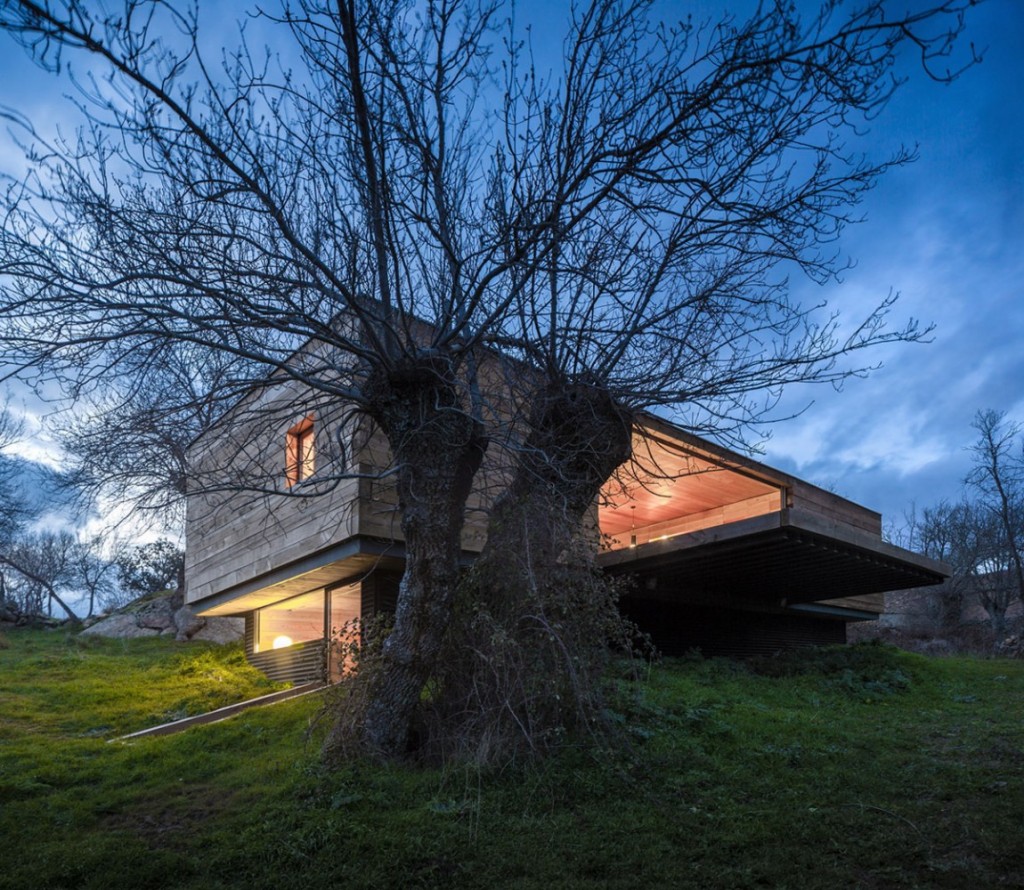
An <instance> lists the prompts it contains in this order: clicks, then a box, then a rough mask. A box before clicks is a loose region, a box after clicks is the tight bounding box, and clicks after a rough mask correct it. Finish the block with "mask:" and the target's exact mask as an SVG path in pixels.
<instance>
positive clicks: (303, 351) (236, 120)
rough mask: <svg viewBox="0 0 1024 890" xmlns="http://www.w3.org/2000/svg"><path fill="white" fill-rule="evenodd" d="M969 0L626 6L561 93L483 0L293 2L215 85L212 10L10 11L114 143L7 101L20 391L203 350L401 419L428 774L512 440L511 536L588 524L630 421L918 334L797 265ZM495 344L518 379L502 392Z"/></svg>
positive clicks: (403, 702)
mask: <svg viewBox="0 0 1024 890" xmlns="http://www.w3.org/2000/svg"><path fill="white" fill-rule="evenodd" d="M969 5H970V3H969V0H946V2H940V3H937V4H936V5H935V6H934V7H931V8H929V9H928V10H927V11H924V12H921V13H915V14H907V15H904V16H902V17H893V18H890V17H889V12H888V9H887V6H886V4H885V3H883V2H880V0H879V2H869V3H867V4H866V5H865V7H864V8H863V9H862V10H860V11H855V12H853V13H851V14H850V15H849V16H848V17H847V18H845V19H840V18H839V17H838V12H837V9H836V4H832V3H828V4H826V5H825V7H824V9H823V11H822V14H821V15H820V16H819V17H818V18H816V19H814V20H812V21H810V22H802V21H801V20H800V19H799V18H798V17H797V16H796V13H795V12H793V11H792V10H791V9H789V8H788V7H787V6H785V5H784V4H781V3H779V4H767V5H765V6H764V7H763V8H761V9H759V10H758V11H757V12H756V13H755V14H754V16H753V17H752V18H751V19H750V21H749V22H745V23H743V22H736V21H734V20H732V19H727V20H724V21H723V22H721V23H720V24H718V25H715V26H708V27H705V28H695V27H692V26H691V25H690V24H689V23H688V22H683V23H680V24H675V25H672V24H668V25H663V24H662V23H660V22H658V21H656V20H655V19H654V18H653V16H652V10H651V6H650V4H649V3H646V2H625V3H616V2H598V3H595V4H593V5H592V6H591V7H589V8H587V9H579V10H573V12H572V24H571V27H570V32H569V36H568V38H567V40H566V44H565V58H566V64H565V68H564V70H563V71H562V72H561V73H560V75H558V76H552V77H551V78H545V77H543V76H542V75H540V74H538V72H537V71H535V70H534V69H533V68H532V67H531V65H530V63H529V57H528V53H527V52H526V50H525V49H524V46H523V44H522V42H521V40H520V38H519V34H518V33H517V32H515V31H513V30H511V28H510V30H509V31H508V33H507V36H506V38H505V39H504V40H502V39H501V35H500V34H499V33H498V31H497V27H498V26H500V24H501V22H500V17H501V13H500V9H499V8H498V7H497V5H496V4H491V3H488V2H486V0H484V2H477V0H438V2H433V0H432V2H428V3H426V4H425V5H423V6H422V7H420V6H416V7H413V6H410V5H408V4H405V3H401V2H398V0H386V2H383V3H374V4H365V5H363V4H361V3H358V2H357V0H339V2H338V3H337V4H327V3H322V2H320V0H300V2H297V3H295V4H284V5H283V6H282V7H281V8H280V10H279V12H277V13H276V14H275V13H269V12H263V13H261V14H260V16H259V17H258V19H257V22H256V24H257V25H258V26H260V27H266V28H277V29H279V30H280V31H281V32H283V33H284V34H285V35H287V37H288V39H289V51H288V53H287V56H283V57H279V56H278V55H275V54H272V53H270V52H269V51H268V52H266V53H262V54H261V53H254V52H252V51H251V50H250V48H249V47H247V46H245V45H244V44H243V45H242V46H241V48H240V49H238V50H237V51H234V52H229V53H227V54H226V55H225V57H224V62H223V64H222V65H221V66H219V67H218V66H215V65H211V64H208V63H207V61H206V59H205V56H204V53H203V51H202V49H203V40H202V39H201V37H202V32H201V29H200V24H199V11H198V8H197V7H186V6H183V5H175V4H173V3H158V2H151V0H134V2H129V3H127V4H126V5H125V8H124V12H123V14H107V13H105V12H102V11H99V10H98V9H96V8H94V7H92V6H91V5H90V4H87V3H84V2H80V0H63V2H38V0H37V2H33V0H17V2H12V3H9V4H7V5H5V6H4V8H3V10H2V12H0V28H2V29H3V30H5V31H7V32H8V33H10V34H11V36H12V37H13V38H14V39H15V40H16V41H18V42H19V43H20V44H21V45H22V46H23V47H25V48H26V49H27V50H28V51H29V52H30V54H31V55H32V57H33V58H34V59H35V60H36V61H37V62H38V63H39V64H41V65H42V66H43V67H46V68H49V69H50V70H53V71H62V70H65V69H66V70H69V71H70V76H71V78H72V80H73V82H74V83H75V84H76V85H77V86H78V88H79V89H80V91H81V96H82V98H81V100H80V103H79V104H80V109H81V111H82V113H83V115H84V124H83V127H82V129H81V130H80V131H79V132H78V134H77V135H76V136H75V137H73V138H67V139H61V138H58V139H56V140H54V141H47V140H46V139H45V138H44V137H43V136H42V135H41V134H39V133H36V132H35V131H34V130H33V129H32V128H31V125H30V124H29V123H28V122H27V121H25V120H24V119H22V118H21V117H20V116H18V115H17V114H16V113H14V112H7V113H6V115H5V116H6V118H7V120H8V121H9V122H11V123H12V124H13V125H14V126H16V127H18V128H20V129H21V131H22V132H23V133H24V134H25V135H24V140H25V144H26V147H27V148H28V151H29V155H30V157H31V159H32V161H33V166H32V169H31V172H30V173H29V174H28V175H27V176H26V177H25V178H23V179H22V180H20V181H15V182H9V183H8V188H7V192H6V207H5V226H4V230H3V253H2V256H3V260H2V261H0V275H2V276H3V282H4V284H3V299H2V304H0V325H2V334H3V339H4V342H5V346H6V348H7V355H8V358H7V369H8V371H9V372H11V373H14V372H17V371H18V370H19V369H27V368H32V369H36V370H37V371H39V370H41V371H43V372H46V373H49V374H50V375H52V376H53V377H55V378H56V379H57V380H59V381H60V382H62V383H63V384H64V385H66V386H67V387H69V388H70V389H71V390H72V391H73V392H74V393H76V394H78V395H83V394H89V393H91V392H94V391H96V390H97V388H102V387H104V386H106V385H107V382H108V381H109V380H110V379H111V375H118V374H120V373H122V372H123V371H124V370H125V369H130V370H131V374H132V375H144V374H145V373H147V371H148V370H149V368H151V367H155V365H156V363H157V362H158V361H159V357H160V355H161V352H162V351H163V350H165V349H166V344H167V343H168V342H185V343H190V344H195V345H197V346H199V347H201V348H203V349H212V350H217V351H221V352H223V353H226V354H228V355H230V356H233V357H237V358H239V359H241V360H242V361H243V362H244V363H246V367H247V371H246V373H245V374H243V375H242V376H241V377H239V378H237V379H235V380H234V384H235V385H239V386H242V385H248V386H250V387H251V388H254V389H258V388H260V387H271V386H276V385H279V384H280V382H281V381H282V380H292V381H296V382H297V383H300V384H302V385H303V386H306V387H309V388H310V389H311V390H312V391H314V392H315V393H317V394H318V397H321V398H324V399H333V400H338V401H343V402H346V403H349V404H352V405H354V406H356V407H357V408H358V409H359V410H361V411H362V412H363V413H364V414H365V415H367V416H369V417H370V418H372V419H373V421H375V422H376V424H377V425H378V426H379V428H380V429H381V430H382V431H383V433H384V434H385V436H386V437H387V440H388V442H389V445H390V448H391V453H392V457H393V462H394V473H395V477H396V480H397V489H398V495H399V506H400V508H401V517H402V518H401V522H402V531H403V535H404V538H405V541H406V551H407V554H408V558H407V563H406V570H405V574H404V576H403V580H402V585H401V590H400V594H399V603H398V612H397V615H396V621H395V628H394V632H393V633H392V634H391V636H390V637H389V638H388V640H387V641H386V643H385V645H384V648H383V653H382V668H383V669H382V670H381V671H380V673H379V675H378V679H377V680H376V681H375V682H376V683H377V686H376V688H375V689H374V690H373V694H372V695H371V696H370V697H369V702H370V704H369V706H368V710H367V712H366V715H365V720H364V722H363V724H362V729H361V731H362V733H363V739H364V741H365V743H366V745H367V746H368V747H370V748H372V749H375V750H378V751H381V752H385V753H397V752H400V751H402V750H403V749H404V747H405V745H406V743H407V739H408V736H409V731H410V726H411V721H412V719H413V715H414V712H415V709H416V706H417V703H418V702H419V700H420V697H421V692H422V690H423V687H424V684H425V683H426V681H427V679H428V678H429V676H430V674H431V672H432V670H433V668H434V662H435V659H436V657H437V654H438V651H439V647H440V644H441V639H442V637H443V634H444V631H445V629H446V627H447V625H448V621H449V618H450V616H451V604H452V596H453V591H454V588H455V584H456V579H457V576H458V556H459V532H460V530H461V527H462V524H463V521H464V513H465V502H466V498H467V496H468V493H469V491H470V488H471V486H472V484H473V480H474V477H475V475H476V474H477V472H478V470H479V467H480V465H481V461H482V459H483V455H484V451H485V449H487V448H488V445H489V443H495V446H494V447H503V448H506V447H507V449H508V454H510V455H511V456H512V460H513V464H514V466H513V470H512V480H511V485H510V487H509V489H508V490H509V492H510V494H509V496H508V497H506V498H505V499H504V501H503V503H502V504H501V505H499V509H498V510H497V511H496V514H495V515H496V516H497V517H501V516H506V517H508V516H511V517H512V518H513V519H514V518H517V517H516V516H515V515H513V514H516V512H517V511H519V510H522V509H526V513H523V514H522V515H523V517H524V518H528V517H529V516H533V517H536V516H545V515H546V516H548V517H551V518H553V522H552V523H543V524H544V525H547V526H549V527H555V526H556V525H557V527H558V528H562V527H564V528H567V529H570V530H571V529H573V528H574V527H575V526H577V525H578V520H579V516H580V515H581V513H582V511H583V510H584V509H585V508H586V505H587V504H588V503H590V501H592V499H593V496H594V494H595V493H596V492H597V490H598V489H599V488H600V486H601V484H602V483H603V482H604V481H605V479H606V478H607V477H608V475H609V474H610V473H611V472H612V471H613V470H614V469H615V467H616V466H617V465H618V464H619V463H621V462H622V461H623V460H625V459H626V458H627V457H628V455H629V448H630V437H629V436H630V434H629V429H630V422H629V421H630V417H631V412H633V411H634V410H636V409H638V408H642V407H649V406H653V405H682V406H686V407H684V408H683V409H681V410H682V414H681V417H682V419H683V420H684V421H685V422H686V423H687V424H688V425H690V426H691V427H693V428H696V429H707V428H711V427H714V428H721V429H724V430H726V431H728V430H729V429H735V428H736V427H737V426H741V425H742V424H744V423H745V422H747V421H749V420H750V419H751V418H753V417H756V416H757V415H758V413H759V411H760V406H761V404H762V402H761V401H759V398H760V397H759V396H758V394H759V393H763V392H764V391H765V390H768V391H769V392H772V391H777V389H778V388H779V387H781V386H782V385H784V384H786V383H788V382H792V381H797V380H836V379H841V378H842V377H843V376H846V375H848V374H850V373H856V372H858V371H860V370H863V366H862V365H859V364H856V363H843V362H842V361H841V359H842V358H843V357H844V356H846V355H849V354H850V353H852V352H856V351H858V350H860V349H861V348H864V347H867V346H870V345H873V344H877V343H880V342H887V341H890V340H901V339H903V340H906V339H915V338H918V337H919V336H920V335H921V331H920V330H918V329H917V328H916V327H914V326H913V325H910V326H907V327H902V328H897V329H896V330H888V329H886V328H885V327H884V321H885V317H886V314H887V312H888V310H889V308H890V302H889V301H883V302H882V304H881V305H880V306H879V307H877V308H876V309H875V310H874V311H868V312H867V313H864V312H863V311H861V314H860V316H859V320H858V322H857V323H855V326H854V329H853V331H852V333H849V332H843V331H845V329H843V328H840V327H839V326H838V324H837V322H836V320H835V318H834V317H832V316H829V315H828V314H825V315H822V314H821V312H820V309H819V307H814V308H804V307H799V306H794V305H791V304H790V303H789V302H788V300H787V299H786V291H785V288H784V286H783V284H782V282H781V275H778V274H777V273H776V271H775V270H776V269H777V266H778V264H779V263H780V262H782V261H788V262H793V263H796V264H797V265H798V266H799V267H800V268H802V269H803V270H804V271H806V272H808V273H809V274H811V275H812V276H815V277H819V278H823V277H827V276H828V275H830V274H832V273H833V272H834V271H835V269H836V263H835V259H834V257H833V256H832V254H831V253H829V252H828V251H829V248H828V246H827V245H828V242H830V241H832V240H834V239H835V238H836V237H837V236H838V234H839V232H840V230H841V229H842V226H843V224H844V223H845V222H846V221H848V219H849V218H850V217H849V213H850V209H849V208H850V207H851V205H853V204H855V203H856V201H857V200H858V199H859V197H860V196H861V195H862V194H863V193H864V192H865V190H866V189H868V188H870V186H871V185H872V183H873V182H874V180H875V179H876V177H877V176H878V175H879V174H881V173H882V172H884V171H885V170H886V169H887V168H888V167H890V166H892V165H893V164H899V163H903V162H905V161H906V160H908V159H909V155H908V154H906V153H902V154H899V155H897V156H896V157H894V158H891V159H889V160H887V161H881V162H874V161H869V160H865V159H862V158H860V157H858V156H856V155H855V154H853V153H852V152H851V151H850V149H848V148H847V147H846V146H844V145H843V143H842V141H841V140H840V138H839V136H840V135H841V134H843V133H845V134H852V133H854V132H855V131H856V128H857V127H858V126H860V125H862V124H863V123H864V122H865V120H870V119H871V118H873V117H874V115H875V114H876V113H877V112H878V111H879V110H880V108H881V106H882V105H884V103H885V101H886V99H887V98H888V96H889V95H890V93H891V90H892V89H893V86H894V81H893V80H892V78H891V70H892V66H893V63H894V61H895V59H896V54H897V52H898V51H899V49H900V47H901V46H904V45H910V46H911V47H913V48H917V49H919V50H920V52H921V54H922V57H923V59H924V63H925V65H926V67H929V70H932V69H931V66H932V65H933V63H935V62H937V61H942V60H944V59H945V58H946V57H947V56H948V54H949V53H950V51H951V49H952V46H953V41H954V39H955V37H956V35H957V34H958V33H959V31H960V30H961V28H962V26H963V19H962V16H963V11H964V9H965V8H966V7H967V6H969ZM275 43H276V44H278V45H282V46H283V43H284V42H283V40H281V39H280V38H275ZM79 63H81V64H84V66H85V72H86V73H85V74H82V73H79V69H78V68H77V67H76V66H77V65H78V64H79ZM932 73H935V74H937V75H938V76H940V77H945V76H947V74H946V72H944V71H943V72H934V71H932ZM503 79H504V80H503ZM841 332H842V333H841ZM493 349H498V350H502V351H503V353H504V355H505V356H507V361H506V364H505V366H506V368H507V369H508V370H509V374H508V376H507V378H506V379H505V380H504V381H502V382H501V383H500V384H496V383H495V382H494V381H493V380H492V379H490V378H487V379H486V382H485V375H484V374H483V373H482V371H481V363H483V362H485V361H488V360H490V358H491V357H493V353H492V352H490V350H493ZM495 389H497V390H498V391H497V392H495V391H494V390H495ZM499 404H500V405H511V414H512V416H511V418H510V417H508V411H507V410H505V409H499V408H498V405H499ZM499 419H500V420H499ZM324 481H325V482H326V481H329V480H324ZM231 484H232V485H236V486H242V485H249V486H251V487H252V488H253V489H255V490H259V489H260V488H261V486H263V487H266V486H273V485H274V482H273V481H272V480H270V479H268V478H262V479H261V478H258V474H256V476H254V478H252V479H249V480H233V481H232V483H231ZM524 504H530V506H529V507H528V508H524V507H522V506H521V505H524ZM555 517H563V518H566V519H567V520H568V521H567V522H561V523H560V524H558V523H554V518H555ZM498 525H499V526H501V527H504V528H508V529H512V528H514V527H518V525H517V523H514V522H504V523H498ZM495 531H496V528H492V536H493V541H494V543H493V544H492V545H490V548H491V551H492V552H494V553H495V556H494V558H495V559H498V558H500V552H499V541H500V536H499V535H498V534H495V533H494V532H495ZM509 543H513V542H512V541H509ZM552 552H555V550H552ZM488 558H489V557H488Z"/></svg>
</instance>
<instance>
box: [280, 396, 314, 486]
mask: <svg viewBox="0 0 1024 890" xmlns="http://www.w3.org/2000/svg"><path fill="white" fill-rule="evenodd" d="M315 466H316V435H315V431H314V427H313V415H312V414H310V415H309V416H308V417H305V418H303V419H302V420H300V421H299V422H298V423H297V424H295V426H293V427H292V428H291V429H290V430H288V440H287V443H286V454H285V477H286V478H287V480H288V487H289V488H291V487H292V486H293V485H295V484H296V483H297V482H302V481H303V480H304V479H308V478H309V477H310V476H312V475H313V470H314V468H315Z"/></svg>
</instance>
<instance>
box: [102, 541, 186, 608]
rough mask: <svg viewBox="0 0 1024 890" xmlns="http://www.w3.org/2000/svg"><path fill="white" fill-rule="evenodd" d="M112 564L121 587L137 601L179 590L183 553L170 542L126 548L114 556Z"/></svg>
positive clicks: (157, 542) (183, 563)
mask: <svg viewBox="0 0 1024 890" xmlns="http://www.w3.org/2000/svg"><path fill="white" fill-rule="evenodd" d="M115 562H116V564H117V572H118V577H119V579H120V582H121V587H122V588H123V589H124V590H126V591H130V592H131V593H133V594H134V595H135V596H137V597H138V596H144V595H145V594H148V593H154V592H156V591H158V590H168V589H171V588H177V589H181V588H182V585H183V578H182V576H183V573H184V570H185V553H184V551H183V550H182V549H181V548H180V547H179V546H177V545H176V544H174V543H172V542H171V541H167V540H161V541H155V542H154V543H152V544H140V545H138V546H134V547H125V548H123V549H122V550H121V551H120V552H119V553H118V554H117V556H116V557H115Z"/></svg>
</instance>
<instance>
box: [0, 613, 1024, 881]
mask: <svg viewBox="0 0 1024 890" xmlns="http://www.w3.org/2000/svg"><path fill="white" fill-rule="evenodd" d="M6 643H7V647H6V648H0V843H2V849H3V855H2V856H0V887H3V888H7V887H11V888H26V890H27V888H60V887H66V888H90V887H96V888H122V887H123V888H146V887H159V888H164V887H182V888H223V887H253V888H263V887H266V888H271V887H281V888H288V887H310V886H339V887H346V888H347V887H351V888H358V887H374V888H388V887H480V888H486V887H517V888H544V890H549V888H558V887H608V888H616V887H623V888H625V887H694V888H748V887H749V888H800V890H805V888H830V890H831V888H846V887H864V888H904V887H905V888H912V887H913V888H916V887H948V888H962V887H977V888H981V887H1000V886H1005V887H1024V832H1022V828H1021V826H1022V821H1024V723H1022V720H1024V714H1022V711H1024V664H1021V663H1020V662H1010V661H995V660H993V661H982V660H972V659H944V660H934V661H929V660H925V659H923V658H921V657H918V656H912V655H908V654H904V653H897V652H895V651H894V650H890V649H884V648H881V647H876V646H867V647H854V648H850V649H847V650H843V651H840V652H836V651H835V650H829V651H825V652H822V653H813V654H803V655H800V656H795V657H787V658H783V659H775V660H766V661H762V662H759V663H755V664H753V665H751V666H749V667H744V666H739V665H736V664H734V663H731V662H722V661H707V662H701V661H691V660H682V661H676V662H670V663H666V664H664V665H661V666H659V667H657V668H656V669H654V670H653V671H652V674H651V677H650V679H649V681H648V682H647V683H646V684H645V685H644V687H643V688H642V690H640V692H639V693H638V694H634V693H629V692H624V693H623V695H622V700H621V701H620V702H619V705H618V706H617V709H616V711H615V712H614V713H613V714H611V715H610V716H611V718H612V719H613V720H614V721H615V722H616V723H618V724H619V725H620V727H621V731H622V733H623V734H624V736H625V737H626V738H627V739H629V740H630V744H629V746H628V748H627V749H626V750H625V752H623V751H616V752H612V751H610V750H609V751H604V752H601V751H589V752H584V751H566V752H565V754H564V755H563V756H560V757H557V758H554V759H552V760H550V761H548V762H546V763H544V764H543V765H541V766H537V767H532V768H525V767H519V766H510V767H509V768H508V769H506V770H504V771H503V772H500V773H497V774H492V775H486V776H481V775H480V774H479V773H477V772H476V771H474V770H471V769H449V770H438V769H409V768H399V767H373V766H368V765H353V766H350V767H347V768H345V769H342V770H340V771H337V772H334V773H326V772H324V771H323V770H322V769H321V768H320V765H319V761H318V747H319V741H318V733H319V727H318V724H317V721H316V717H317V713H318V708H319V706H320V704H319V701H318V700H317V698H316V697H307V698H303V699H299V700H295V701H290V702H285V703H282V704H279V705H275V706H273V707H270V708H265V709H260V710H257V711H249V712H246V713H244V714H242V715H241V716H239V717H236V718H234V719H232V720H229V721H225V722H223V723H220V724H214V725H210V726H204V727H198V728H195V729H191V730H189V731H187V732H184V733H181V734H179V735H176V736H167V737H161V738H152V739H143V740H138V741H136V742H134V743H131V744H126V743H119V742H113V743H109V742H108V741H107V739H109V738H111V737H113V736H116V735H119V734H122V733H125V732H130V731H132V730H134V729H139V728H141V727H143V726H145V725H148V724H150V723H153V722H157V721H159V720H163V719H169V718H171V717H174V716H181V715H182V714H185V713H194V712H195V711H197V710H203V709H205V708H207V707H213V706H216V705H219V704H225V703H227V702H228V701H231V700H238V699H241V698H245V697H248V696H250V695H255V694H259V693H260V692H264V691H267V688H268V687H267V685H266V683H265V682H264V683H261V682H260V680H259V679H258V677H257V676H256V675H254V674H253V673H252V672H251V671H250V670H249V669H248V668H246V667H245V665H244V663H243V661H242V659H241V655H240V653H239V651H238V650H237V649H236V648H231V647H228V648H226V649H224V650H221V649H218V648H217V647H210V648H207V649H197V648H187V649H184V648H182V647H181V646H175V645H174V644H171V643H169V642H166V641H163V640H137V641H126V642H123V643H121V642H111V641H88V642H87V641H86V640H84V639H82V638H67V637H64V636H61V635H59V634H55V633H44V632H15V631H11V632H8V633H7V634H6Z"/></svg>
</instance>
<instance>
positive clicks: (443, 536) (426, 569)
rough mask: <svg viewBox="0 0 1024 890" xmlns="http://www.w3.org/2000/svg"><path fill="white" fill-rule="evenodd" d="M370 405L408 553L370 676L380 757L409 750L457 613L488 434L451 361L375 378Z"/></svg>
mask: <svg viewBox="0 0 1024 890" xmlns="http://www.w3.org/2000/svg"><path fill="white" fill-rule="evenodd" d="M366 388H367V395H368V399H367V401H368V403H369V404H370V405H371V409H372V410H371V414H372V416H373V418H374V419H375V420H376V421H377V423H378V424H379V425H380V426H381V428H382V429H383V431H384V433H385V434H386V436H387V438H388V441H389V443H390V445H391V449H392V458H393V460H394V462H395V464H396V467H397V471H398V473H397V478H398V503H399V507H400V509H401V514H402V518H401V524H402V534H403V536H404V538H405V548H406V562H405V572H404V574H403V576H402V580H401V583H400V585H399V591H398V604H397V609H396V613H395V623H394V628H393V630H392V632H391V634H390V635H389V636H388V638H387V640H386V641H385V642H384V645H383V648H382V652H381V663H380V664H379V665H378V670H375V671H374V674H373V677H372V679H371V681H370V682H371V688H370V693H369V699H368V702H367V706H366V712H365V715H364V720H363V725H362V727H361V735H362V738H361V741H362V745H363V747H364V749H365V750H367V751H368V752H369V753H372V754H374V755H377V756H384V757H394V756H401V755H402V754H404V753H406V752H407V751H408V749H409V746H410V742H411V736H412V728H413V725H414V722H415V719H416V712H417V706H418V704H419V702H420V697H421V694H422V692H423V688H424V686H425V685H426V683H427V681H428V680H429V679H430V676H431V674H432V672H433V670H434V667H435V661H436V658H437V655H438V651H439V649H440V646H441V641H442V638H443V636H444V632H445V630H446V628H447V626H448V624H449V622H450V620H451V612H452V606H453V601H454V593H455V587H456V585H457V583H458V579H459V570H460V553H461V534H462V527H463V525H464V522H465V505H466V499H467V498H468V496H469V493H470V490H471V487H472V483H473V478H474V477H475V475H476V473H477V470H478V469H479V468H480V464H481V461H482V460H483V456H484V452H485V450H486V448H487V441H486V439H485V438H484V436H483V432H482V425H481V424H480V423H479V422H478V421H477V420H476V419H475V418H474V417H473V416H472V414H471V412H470V411H469V410H467V409H466V408H465V406H464V405H462V403H461V398H460V392H461V387H460V384H459V382H458V380H457V379H456V378H455V374H454V372H453V370H452V367H451V364H450V362H449V361H448V360H443V359H438V358H431V357H426V358H424V357H420V358H419V359H418V360H415V361H408V362H406V363H405V364H404V365H403V366H401V367H399V368H398V369H392V370H390V371H388V372H384V371H379V372H375V373H374V374H372V375H371V377H370V379H369V381H368V383H367V387H366Z"/></svg>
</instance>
